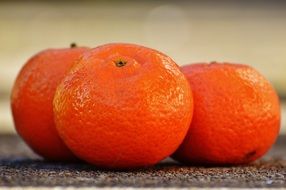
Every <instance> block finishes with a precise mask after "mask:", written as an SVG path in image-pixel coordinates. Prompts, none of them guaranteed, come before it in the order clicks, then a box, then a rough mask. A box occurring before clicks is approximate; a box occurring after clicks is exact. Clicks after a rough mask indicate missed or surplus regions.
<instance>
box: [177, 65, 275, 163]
mask: <svg viewBox="0 0 286 190" xmlns="http://www.w3.org/2000/svg"><path fill="white" fill-rule="evenodd" d="M181 70H182V71H183V73H184V74H185V75H186V77H187V79H188V80H189V82H190V84H191V88H192V90H193V96H194V115H193V121H192V123H191V126H190V130H189V132H188V134H187V136H186V138H185V140H184V142H183V144H182V145H181V146H180V148H179V149H178V150H177V151H176V153H175V154H174V156H173V157H174V158H175V159H177V160H179V161H181V162H184V163H189V164H217V165H225V164H245V163H249V162H251V161H254V160H256V159H258V158H260V157H261V156H263V155H264V154H265V153H266V152H267V150H269V149H270V147H271V146H272V144H273V143H274V142H275V139H276V137H277V135H278V133H279V128H280V106H279V99H278V96H277V94H276V92H275V90H274V89H273V88H272V86H271V84H270V83H269V82H268V81H267V80H266V79H265V78H264V77H263V76H262V75H261V74H259V73H258V72H257V71H256V70H254V69H253V68H251V67H249V66H246V65H240V64H228V63H223V64H220V63H211V64H192V65H187V66H184V67H182V68H181Z"/></svg>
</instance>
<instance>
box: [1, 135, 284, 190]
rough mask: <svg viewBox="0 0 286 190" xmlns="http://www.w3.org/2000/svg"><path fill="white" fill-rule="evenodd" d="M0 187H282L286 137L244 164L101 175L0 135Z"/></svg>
mask: <svg viewBox="0 0 286 190" xmlns="http://www.w3.org/2000/svg"><path fill="white" fill-rule="evenodd" d="M0 171H1V172H0V187H5V186H6V187H19V186H21V187H56V186H57V187H58V186H60V187H67V186H71V187H131V188H137V187H149V188H154V187H156V188H157V187H162V188H164V187H174V188H181V187H188V188H189V187H243V188H244V187H284V188H285V187H286V136H280V137H279V139H278V140H277V143H276V144H275V146H274V147H273V148H272V149H271V151H270V152H269V153H268V154H267V155H266V156H265V157H263V159H261V160H259V161H257V162H255V163H252V164H249V165H244V166H233V167H203V166H199V167H198V166H183V165H180V164H178V163H175V162H174V161H171V160H170V159H169V160H165V161H164V162H162V163H160V164H158V165H157V166H154V167H152V168H144V169H140V170H134V171H106V170H100V169H97V168H96V167H94V166H91V165H88V164H85V163H55V162H48V161H44V160H41V159H40V158H39V157H37V156H36V155H35V154H33V153H32V152H31V150H30V149H29V148H27V146H26V145H25V144H24V143H23V141H22V140H21V139H20V138H19V137H17V136H15V135H0Z"/></svg>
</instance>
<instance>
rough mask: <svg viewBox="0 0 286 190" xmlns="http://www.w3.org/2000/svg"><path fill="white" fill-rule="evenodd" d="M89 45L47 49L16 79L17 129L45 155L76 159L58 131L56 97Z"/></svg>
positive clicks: (13, 96) (13, 98)
mask: <svg viewBox="0 0 286 190" xmlns="http://www.w3.org/2000/svg"><path fill="white" fill-rule="evenodd" d="M87 49H88V48H80V47H73V48H65V49H47V50H44V51H42V52H40V53H38V54H36V55H35V56H33V57H32V58H31V59H30V60H28V62H27V63H26V64H25V65H24V67H23V68H22V69H21V71H20V73H19V74H18V76H17V79H16V81H15V84H14V87H13V89H12V94H11V108H12V114H13V119H14V123H15V127H16V130H17V132H18V133H19V135H20V136H21V137H22V138H23V139H24V141H25V142H26V143H27V144H28V145H29V146H30V147H31V148H32V149H33V150H34V151H35V152H36V153H38V154H39V155H41V156H43V157H44V158H45V159H48V160H56V161H58V160H60V161H63V160H74V159H75V156H74V155H73V154H72V153H71V152H70V151H69V150H68V148H67V147H66V146H65V144H64V143H63V142H62V140H61V139H60V137H59V136H58V133H57V131H56V128H55V123H54V117H53V105H52V101H53V98H54V94H55V90H56V87H57V85H58V83H59V82H60V81H61V80H62V79H63V77H64V75H65V74H66V73H67V72H68V71H69V69H70V68H71V66H72V65H73V64H74V63H75V62H76V60H77V59H79V57H80V55H81V54H82V53H83V52H84V51H86V50H87Z"/></svg>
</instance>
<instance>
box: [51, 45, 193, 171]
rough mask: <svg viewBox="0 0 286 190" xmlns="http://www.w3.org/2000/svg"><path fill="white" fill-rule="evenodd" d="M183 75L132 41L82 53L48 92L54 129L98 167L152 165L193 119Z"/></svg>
mask: <svg viewBox="0 0 286 190" xmlns="http://www.w3.org/2000/svg"><path fill="white" fill-rule="evenodd" d="M192 107H193V101H192V93H191V89H190V86H189V84H188V81H187V80H186V78H185V76H184V75H183V73H182V72H181V71H180V68H179V67H178V66H177V65H176V63H175V62H174V61H173V60H172V59H171V58H169V57H168V56H166V55H164V54H162V53H160V52H158V51H156V50H153V49H149V48H146V47H143V46H139V45H134V44H122V43H117V44H107V45H103V46H100V47H97V48H95V49H92V50H91V51H88V52H85V53H84V55H83V56H82V58H81V60H80V61H79V62H78V63H77V64H76V65H75V67H73V69H72V70H71V71H70V72H69V74H67V75H66V76H65V78H64V80H63V81H62V82H61V84H60V85H59V86H58V88H57V91H56V95H55V97H54V114H55V122H56V126H57V130H58V132H59V134H60V136H61V137H62V139H63V140H64V142H65V143H66V145H67V146H68V147H69V148H70V150H71V151H73V153H74V154H75V155H77V156H78V157H79V158H81V159H83V160H85V161H87V162H89V163H92V164H95V165H96V166H98V167H102V168H115V169H120V168H129V169H130V168H137V167H145V166H150V165H153V164H156V163H157V162H159V161H160V160H162V159H164V158H166V157H168V156H169V155H170V154H172V153H173V152H174V151H175V150H176V149H177V148H178V146H179V145H180V144H181V142H182V140H183V139H184V136H185V135H186V133H187V130H188V126H189V125H190V121H191V118H192Z"/></svg>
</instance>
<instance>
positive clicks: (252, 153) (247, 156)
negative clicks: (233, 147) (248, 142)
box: [244, 150, 256, 159]
mask: <svg viewBox="0 0 286 190" xmlns="http://www.w3.org/2000/svg"><path fill="white" fill-rule="evenodd" d="M255 154H256V150H253V151H250V152H248V153H247V154H245V156H244V158H245V159H250V158H251V157H253V156H254V155H255Z"/></svg>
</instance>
